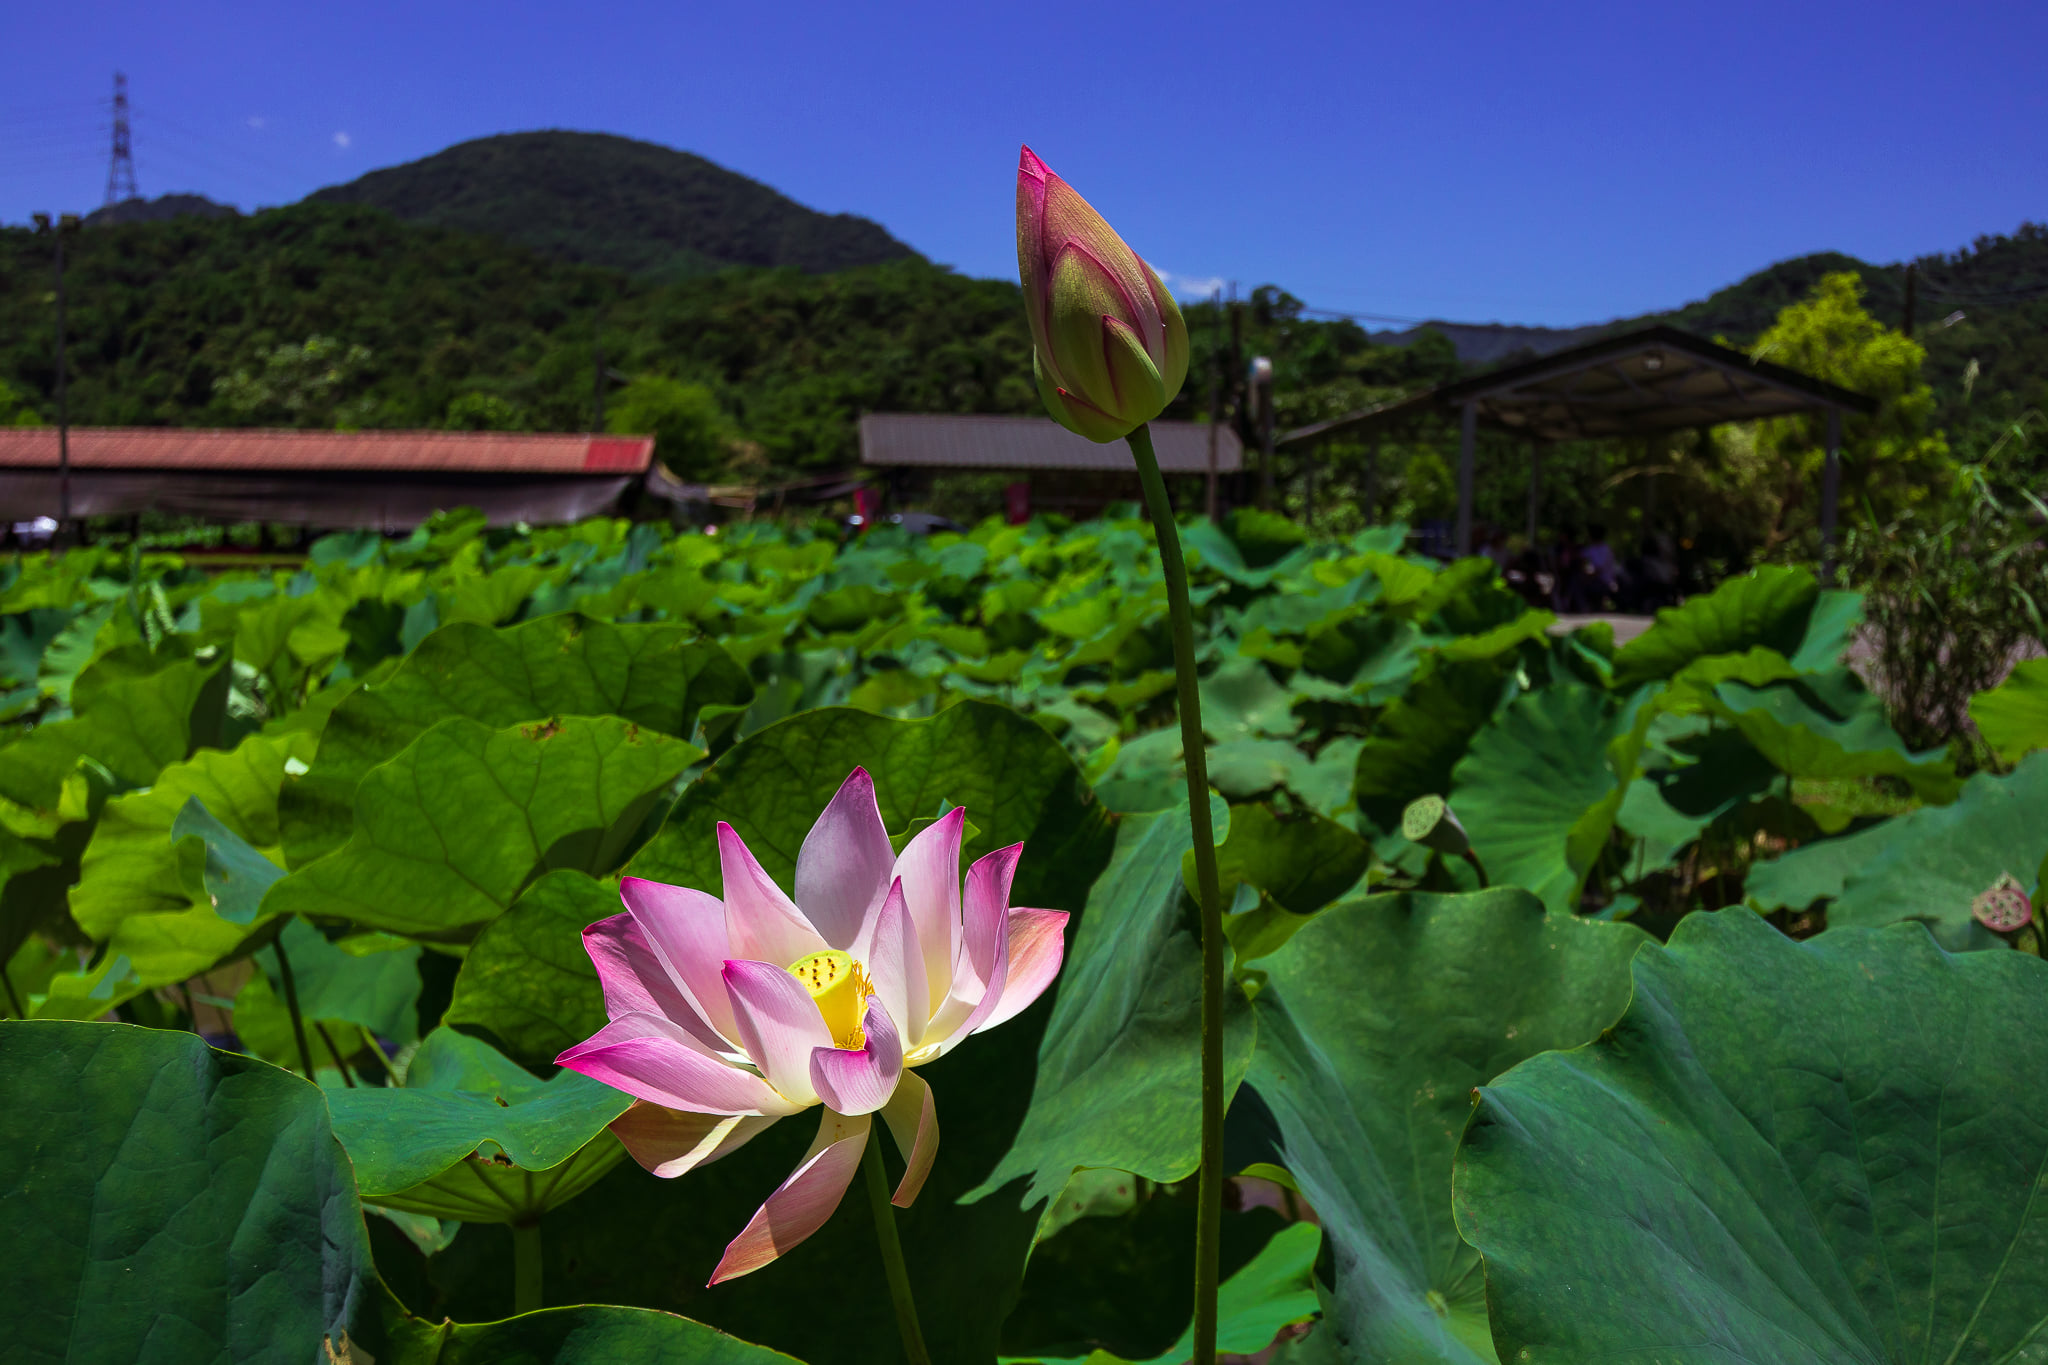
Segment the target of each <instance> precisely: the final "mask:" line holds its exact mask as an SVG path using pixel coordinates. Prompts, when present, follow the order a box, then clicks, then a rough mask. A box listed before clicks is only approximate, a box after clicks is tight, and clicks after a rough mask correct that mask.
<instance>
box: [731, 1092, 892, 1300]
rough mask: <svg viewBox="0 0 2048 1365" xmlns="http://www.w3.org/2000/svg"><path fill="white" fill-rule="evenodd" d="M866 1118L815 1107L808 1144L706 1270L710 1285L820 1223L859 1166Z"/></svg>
mask: <svg viewBox="0 0 2048 1365" xmlns="http://www.w3.org/2000/svg"><path fill="white" fill-rule="evenodd" d="M872 1122H873V1121H872V1120H871V1119H869V1118H868V1116H867V1115H865V1114H860V1115H855V1116H852V1117H848V1116H847V1115H845V1114H835V1113H833V1112H832V1111H831V1110H830V1109H826V1110H822V1111H820V1116H819V1122H818V1136H817V1137H816V1138H815V1139H813V1140H812V1142H811V1149H810V1150H809V1151H808V1152H806V1153H804V1159H803V1161H802V1163H800V1164H799V1165H798V1166H797V1168H796V1170H794V1171H792V1172H791V1173H790V1176H789V1179H787V1180H785V1181H783V1182H782V1185H781V1186H780V1187H779V1188H778V1189H777V1190H776V1191H775V1193H773V1194H771V1195H769V1196H768V1202H767V1203H765V1204H763V1205H761V1207H760V1209H759V1211H758V1212H756V1213H755V1214H754V1216H753V1218H752V1219H751V1220H749V1221H748V1223H747V1226H746V1228H745V1229H744V1230H743V1231H742V1232H741V1233H740V1235H739V1236H737V1237H735V1238H733V1239H732V1241H731V1242H730V1243H729V1244H728V1245H727V1246H726V1248H725V1256H724V1257H723V1258H722V1259H721V1260H720V1261H719V1262H718V1269H716V1270H714V1271H712V1272H711V1283H712V1284H717V1283H719V1282H720V1281H722V1280H730V1279H734V1278H736V1277H738V1276H741V1275H745V1274H747V1273H749V1272H750V1271H755V1270H759V1269H760V1268H761V1267H762V1266H764V1265H767V1264H768V1263H769V1262H770V1261H772V1260H774V1259H775V1258H776V1257H778V1256H780V1255H782V1254H783V1253H784V1252H786V1251H788V1250H790V1249H791V1248H792V1247H794V1246H796V1245H797V1244H798V1243H800V1242H802V1241H803V1240H804V1238H806V1237H808V1236H810V1235H811V1234H812V1233H814V1232H816V1231H817V1230H818V1229H819V1228H821V1227H823V1226H825V1220H826V1219H827V1218H830V1217H831V1216H832V1211H833V1210H834V1209H836V1208H838V1207H839V1200H840V1198H841V1197H842V1196H843V1195H844V1194H845V1193H846V1187H847V1185H848V1184H849V1183H850V1182H851V1181H852V1180H853V1173H854V1170H855V1169H856V1168H857V1167H858V1166H859V1165H860V1159H861V1154H862V1153H863V1152H864V1151H865V1150H866V1149H867V1145H868V1128H869V1126H870V1125H871V1123H872Z"/></svg>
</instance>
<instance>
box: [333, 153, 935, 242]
mask: <svg viewBox="0 0 2048 1365" xmlns="http://www.w3.org/2000/svg"><path fill="white" fill-rule="evenodd" d="M310 198H311V199H312V200H314V201H316V202H321V203H329V204H365V205H369V206H371V207H373V208H380V209H383V210H385V211H386V212H387V213H390V214H392V215H394V216H395V217H398V218H401V219H403V220H405V221H406V222H409V223H422V224H427V225H430V226H433V227H445V228H455V229H458V230H460V231H464V232H475V233H481V234H483V235H484V236H488V237H496V238H498V239H499V240H501V241H506V242H513V243H516V244H518V245H520V246H524V247H530V248H532V249H533V250H534V251H537V252H539V253H540V254H541V255H543V256H547V257H550V258H551V259H554V260H561V261H573V262H576V263H579V264H584V265H601V266H609V267H611V268H612V269H614V270H623V271H627V272H630V273H632V274H636V275H652V276H661V277H670V278H673V277H677V276H683V275H701V274H708V273H710V272H711V271H715V270H719V269H722V268H724V267H727V266H735V265H744V266H793V267H795V268H796V269H798V270H802V271H805V272H807V273H810V274H822V273H824V272H827V271H833V270H845V269H849V268H851V267H854V266H863V265H879V264H881V263H882V262H884V261H897V260H909V259H913V258H915V257H916V256H917V253H916V252H915V251H912V250H911V249H910V248H909V247H907V246H905V245H904V244H903V243H901V242H899V241H897V240H896V239H895V238H894V237H892V236H890V235H889V233H888V231H887V229H885V228H883V227H882V226H881V225H880V224H879V223H875V222H872V221H870V220H869V219H866V218H860V217H856V216H855V215H853V214H850V213H837V214H828V213H819V212H818V211H816V210H815V209H809V208H805V207H804V206H803V205H802V204H799V203H797V202H796V201H795V200H793V199H790V198H788V197H787V196H785V195H782V194H779V193H777V192H776V191H775V190H772V189H770V188H769V187H768V186H766V185H763V184H762V183H761V182H760V181H758V180H750V179H748V178H747V177H746V176H744V175H740V174H738V173H737V172H734V171H729V170H726V169H725V168H724V167H723V166H719V165H716V164H714V163H713V162H710V161H706V160H705V159H704V158H703V157H701V156H693V155H692V154H690V153H689V152H679V151H676V150H674V149H673V148H669V147H660V146H656V145H655V144H654V143H651V142H636V141H634V140H633V139H631V138H624V137H614V136H612V135H611V134H609V133H570V132H540V133H505V134H501V135H499V136H497V137H485V138H478V139H476V140H475V141H474V142H461V143H457V144H456V145H455V146H453V147H450V148H448V149H447V150H445V151H440V152H436V153H435V154H434V155H432V156H429V157H423V158H421V159H420V160H418V161H408V162H406V163H405V164H404V165H402V166H391V167H387V168H385V169H384V170H380V171H371V172H370V173H369V174H368V175H366V176H363V177H362V178H361V179H360V180H352V181H350V182H349V183H348V184H346V185H334V186H330V187H329V188H327V189H324V190H317V191H315V192H314V193H313V194H312V195H311V196H310Z"/></svg>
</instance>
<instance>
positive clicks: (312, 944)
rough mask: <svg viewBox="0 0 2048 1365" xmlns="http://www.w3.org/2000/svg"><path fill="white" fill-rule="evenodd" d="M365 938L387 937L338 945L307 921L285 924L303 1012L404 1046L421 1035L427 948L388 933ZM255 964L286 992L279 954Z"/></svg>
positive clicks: (281, 942)
mask: <svg viewBox="0 0 2048 1365" xmlns="http://www.w3.org/2000/svg"><path fill="white" fill-rule="evenodd" d="M362 937H363V938H365V939H371V938H382V939H383V941H382V942H371V943H361V942H357V943H350V944H337V943H334V942H331V941H330V940H329V939H328V937H327V936H326V935H325V934H323V933H321V932H320V931H319V930H318V929H315V928H314V927H313V926H312V925H310V924H308V923H306V921H304V920H302V919H294V920H292V921H290V922H289V923H287V924H286V925H285V926H284V930H283V932H282V933H280V934H279V935H278V937H277V944H278V946H279V947H281V948H283V949H284V953H285V956H286V958H287V959H288V960H289V961H290V962H291V964H292V986H293V989H294V990H296V991H297V993H298V997H299V1014H300V1016H301V1017H302V1018H305V1019H308V1020H323V1021H328V1022H333V1023H342V1024H354V1025H356V1026H357V1027H359V1028H364V1029H368V1030H369V1031H370V1032H371V1033H373V1034H375V1035H376V1036H377V1037H378V1038H380V1039H382V1040H383V1041H384V1042H385V1043H387V1044H394V1043H395V1044H397V1045H399V1046H401V1047H402V1046H404V1045H405V1044H407V1043H410V1042H412V1041H413V1040H414V1039H416V1038H418V1037H419V998H420V967H419V963H420V954H421V953H422V952H423V951H425V950H424V949H422V948H421V947H420V946H419V945H418V944H416V943H405V942H404V941H403V940H398V939H391V938H388V937H384V936H373V935H363V936H362ZM359 949H360V950H359ZM256 962H257V964H258V965H259V966H260V967H262V969H263V974H264V975H265V976H267V977H269V978H270V984H271V986H272V988H273V989H274V990H276V991H277V992H278V994H279V995H280V996H282V994H283V992H284V982H283V980H282V977H281V972H282V969H281V968H280V967H279V966H278V962H277V954H276V953H275V952H262V953H258V954H257V955H256Z"/></svg>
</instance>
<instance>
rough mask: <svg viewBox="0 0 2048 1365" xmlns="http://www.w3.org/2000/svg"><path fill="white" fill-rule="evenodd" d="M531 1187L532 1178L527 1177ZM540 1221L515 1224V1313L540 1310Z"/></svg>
mask: <svg viewBox="0 0 2048 1365" xmlns="http://www.w3.org/2000/svg"><path fill="white" fill-rule="evenodd" d="M527 1183H528V1185H531V1184H532V1183H533V1177H532V1176H530V1175H529V1176H528V1177H527ZM540 1303H541V1296H540V1220H539V1219H538V1218H535V1219H532V1220H530V1221H528V1222H524V1223H514V1224H513V1225H512V1311H513V1312H514V1313H536V1312H539V1311H540Z"/></svg>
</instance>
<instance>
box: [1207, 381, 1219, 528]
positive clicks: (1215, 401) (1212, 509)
mask: <svg viewBox="0 0 2048 1365" xmlns="http://www.w3.org/2000/svg"><path fill="white" fill-rule="evenodd" d="M1222 429H1223V386H1222V385H1221V384H1218V383H1217V382H1216V380H1215V379H1214V377H1211V378H1210V380H1209V487H1208V496H1207V500H1206V502H1205V505H1204V506H1205V510H1206V512H1207V514H1208V517H1209V522H1210V524H1211V525H1214V524H1215V521H1216V442H1217V440H1218V438H1219V437H1220V436H1221V435H1222Z"/></svg>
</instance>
